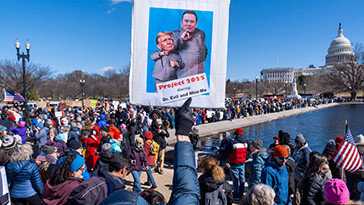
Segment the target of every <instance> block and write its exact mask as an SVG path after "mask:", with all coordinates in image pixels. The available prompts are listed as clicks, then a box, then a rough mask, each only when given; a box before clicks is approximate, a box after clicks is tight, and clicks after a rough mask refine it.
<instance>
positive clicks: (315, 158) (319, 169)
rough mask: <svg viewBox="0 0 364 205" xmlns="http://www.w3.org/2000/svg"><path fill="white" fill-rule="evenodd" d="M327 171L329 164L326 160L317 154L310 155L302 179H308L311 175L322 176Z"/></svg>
mask: <svg viewBox="0 0 364 205" xmlns="http://www.w3.org/2000/svg"><path fill="white" fill-rule="evenodd" d="M328 170H329V163H328V161H327V158H326V157H325V156H324V155H322V154H319V153H316V154H312V155H311V156H310V159H309V162H308V165H307V169H306V172H305V175H304V177H305V178H307V177H310V176H311V175H313V174H319V175H321V174H324V173H326V172H327V171H328Z"/></svg>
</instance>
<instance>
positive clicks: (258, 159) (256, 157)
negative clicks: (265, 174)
mask: <svg viewBox="0 0 364 205" xmlns="http://www.w3.org/2000/svg"><path fill="white" fill-rule="evenodd" d="M252 155H253V161H252V163H251V169H250V177H249V188H251V187H253V186H254V185H256V184H259V183H260V181H261V174H262V169H263V168H264V164H265V161H266V160H267V159H268V153H267V149H265V148H263V149H261V150H257V152H254V153H253V154H252Z"/></svg>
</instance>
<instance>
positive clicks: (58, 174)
mask: <svg viewBox="0 0 364 205" xmlns="http://www.w3.org/2000/svg"><path fill="white" fill-rule="evenodd" d="M75 158H76V155H73V154H70V155H67V157H66V159H64V161H63V162H62V163H61V164H60V165H58V167H57V168H56V170H55V171H54V173H53V175H52V177H51V179H50V181H49V183H50V184H51V185H52V186H55V185H58V184H61V183H63V182H64V181H66V179H67V178H68V177H69V176H70V174H71V164H72V162H73V161H74V160H75Z"/></svg>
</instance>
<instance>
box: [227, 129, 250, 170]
mask: <svg viewBox="0 0 364 205" xmlns="http://www.w3.org/2000/svg"><path fill="white" fill-rule="evenodd" d="M247 151H248V144H247V143H246V140H245V138H244V137H243V135H242V134H239V135H237V136H236V137H235V138H234V140H231V142H230V143H229V144H228V146H227V148H226V152H227V153H229V163H230V165H231V166H232V167H241V166H243V165H244V163H245V161H246V153H247Z"/></svg>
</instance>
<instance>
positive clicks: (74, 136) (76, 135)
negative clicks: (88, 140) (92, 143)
mask: <svg viewBox="0 0 364 205" xmlns="http://www.w3.org/2000/svg"><path fill="white" fill-rule="evenodd" d="M80 138H81V130H80V128H78V127H72V128H71V130H70V131H69V132H68V140H67V142H70V141H71V140H76V141H77V142H79V141H80Z"/></svg>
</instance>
